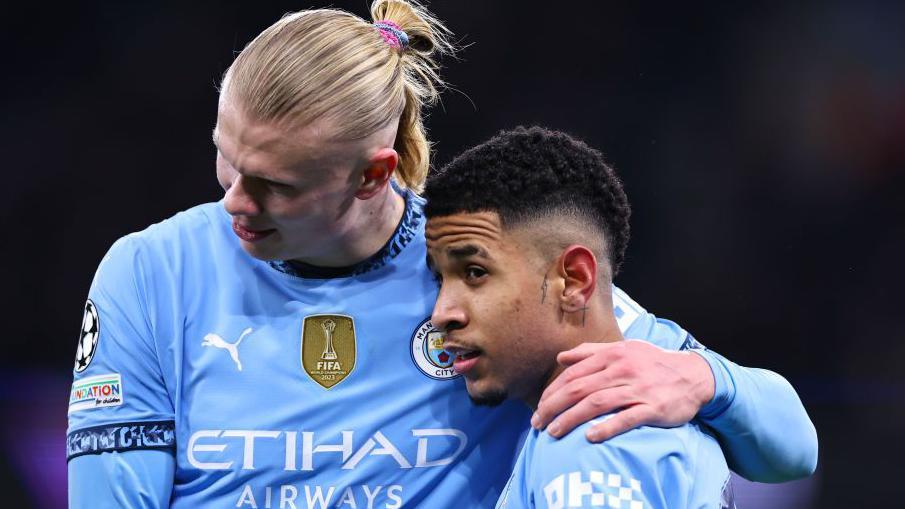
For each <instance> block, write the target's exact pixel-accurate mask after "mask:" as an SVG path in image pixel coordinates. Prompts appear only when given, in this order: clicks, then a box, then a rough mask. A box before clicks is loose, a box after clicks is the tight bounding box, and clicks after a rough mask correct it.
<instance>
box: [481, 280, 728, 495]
mask: <svg viewBox="0 0 905 509" xmlns="http://www.w3.org/2000/svg"><path fill="white" fill-rule="evenodd" d="M613 305H614V309H613V311H614V313H615V315H616V321H617V323H618V324H619V327H620V329H622V331H623V334H625V335H626V336H627V337H635V338H638V337H641V338H644V339H646V340H648V341H650V342H652V343H654V344H656V345H658V346H661V347H663V348H667V349H671V350H679V349H682V350H685V349H689V348H695V349H701V348H703V347H702V346H701V345H700V344H698V343H697V341H695V340H694V338H693V337H692V336H691V335H690V334H688V333H686V332H684V331H683V330H682V329H681V328H680V327H678V326H677V325H675V324H674V323H672V322H669V321H662V320H661V321H657V320H651V319H649V318H648V317H649V316H650V315H649V314H648V313H647V312H646V311H644V309H643V308H642V307H641V306H639V305H638V304H637V303H636V302H634V301H633V300H632V299H631V298H630V297H629V296H628V295H626V294H625V293H623V292H622V291H621V290H619V289H618V288H616V289H614V291H613ZM607 417H608V416H604V417H603V418H602V419H598V420H594V421H591V422H589V423H586V424H584V425H582V426H579V427H578V428H576V429H575V430H573V431H572V432H571V433H569V434H568V435H566V436H565V437H563V438H561V439H555V438H552V437H550V435H548V434H547V433H546V432H538V431H535V430H532V431H531V432H530V433H529V434H528V437H527V439H526V441H525V444H524V446H523V447H522V451H521V452H520V453H519V457H518V461H517V463H516V466H515V468H514V469H513V472H512V477H511V478H510V480H509V483H508V484H507V485H506V489H505V490H504V492H503V495H502V496H501V497H500V500H499V502H498V504H497V508H498V509H503V508H506V509H516V508H534V507H536V508H543V509H561V508H566V507H582V508H585V507H586V508H591V507H600V508H623V509H661V508H662V509H682V508H714V509H724V508H734V507H735V504H734V502H733V498H732V485H731V484H730V482H729V467H728V466H727V464H726V459H725V458H724V456H723V451H722V450H721V449H720V445H719V443H717V441H716V439H714V438H713V437H712V436H711V435H710V434H708V433H707V432H705V431H703V430H702V429H701V428H700V427H699V425H698V424H696V423H689V424H686V425H684V426H679V427H676V428H656V427H650V426H642V427H640V428H638V429H634V430H631V431H628V432H626V433H623V434H621V435H618V436H616V437H614V438H611V439H610V440H607V441H606V442H604V443H602V444H592V443H589V442H588V441H587V439H586V438H585V434H586V432H587V430H588V428H590V427H591V426H593V425H594V424H595V423H596V422H600V420H604V419H606V418H607Z"/></svg>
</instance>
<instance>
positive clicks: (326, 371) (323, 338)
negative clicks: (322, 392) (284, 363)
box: [302, 315, 356, 389]
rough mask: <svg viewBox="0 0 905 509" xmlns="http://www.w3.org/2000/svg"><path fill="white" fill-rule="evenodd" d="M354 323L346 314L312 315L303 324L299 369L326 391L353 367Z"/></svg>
mask: <svg viewBox="0 0 905 509" xmlns="http://www.w3.org/2000/svg"><path fill="white" fill-rule="evenodd" d="M355 357H356V345H355V321H354V320H353V319H352V317H351V316H346V315H311V316H306V317H305V320H304V322H303V323H302V370H304V371H305V373H307V374H308V376H310V377H311V379H312V380H314V381H315V382H317V383H318V384H320V385H321V387H323V388H325V389H330V388H332V387H333V386H334V385H336V384H338V383H340V382H342V381H343V380H345V379H346V377H347V376H349V373H351V372H352V370H353V369H354V368H355Z"/></svg>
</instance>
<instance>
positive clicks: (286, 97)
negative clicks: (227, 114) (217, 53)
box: [221, 0, 453, 192]
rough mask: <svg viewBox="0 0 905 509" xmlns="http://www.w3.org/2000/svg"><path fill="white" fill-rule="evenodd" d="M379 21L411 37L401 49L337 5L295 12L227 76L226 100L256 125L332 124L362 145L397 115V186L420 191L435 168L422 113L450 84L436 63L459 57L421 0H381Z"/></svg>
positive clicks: (374, 10)
mask: <svg viewBox="0 0 905 509" xmlns="http://www.w3.org/2000/svg"><path fill="white" fill-rule="evenodd" d="M371 17H372V18H373V20H374V22H378V21H391V22H393V23H395V24H396V25H398V26H399V27H400V28H401V29H402V31H404V32H405V34H406V35H407V36H408V41H409V42H408V44H407V45H404V46H401V47H394V46H393V45H391V44H389V43H388V42H387V41H386V40H384V38H383V37H382V35H381V33H380V32H379V30H378V28H376V27H375V26H374V25H372V24H371V23H368V22H367V21H365V20H363V19H361V18H359V17H358V16H355V15H353V14H350V13H347V12H344V11H341V10H336V9H316V10H306V11H300V12H295V13H291V14H287V15H286V16H284V17H283V18H282V19H280V20H279V21H277V22H276V23H274V24H273V25H271V26H270V27H269V28H267V29H266V30H264V31H263V32H261V34H260V35H258V36H257V37H256V38H255V39H254V40H252V41H251V42H250V43H249V44H248V45H247V46H246V47H245V49H243V50H242V52H241V53H240V54H239V55H238V56H237V57H236V60H235V61H234V62H233V64H232V65H231V66H230V68H229V69H228V70H227V71H226V74H225V75H224V78H223V83H222V86H221V93H222V94H229V97H230V98H232V99H235V100H237V103H238V105H240V107H241V108H242V109H243V111H244V113H245V114H246V115H249V116H251V117H252V118H254V119H255V120H259V121H267V122H275V123H278V124H281V125H286V126H290V127H294V126H302V125H307V124H310V123H312V122H315V121H318V120H326V121H327V122H329V125H331V126H333V127H334V132H333V133H332V134H333V135H334V136H335V138H336V139H343V140H353V139H362V138H366V137H367V136H369V135H371V134H373V133H374V132H376V131H377V130H379V129H381V128H383V127H385V126H387V125H388V124H389V122H391V121H393V120H395V119H396V118H398V119H399V128H398V131H397V134H396V140H395V143H394V148H395V149H396V151H397V152H398V153H399V166H398V168H397V171H396V175H397V176H398V178H397V180H401V184H402V185H404V186H407V187H409V188H411V189H413V190H415V191H416V192H418V191H420V190H421V188H422V187H423V185H424V180H425V178H426V177H427V172H428V169H429V166H430V143H429V142H428V140H427V134H426V131H425V128H424V123H423V121H422V115H421V108H422V106H424V105H430V104H434V103H435V102H436V101H437V99H438V96H439V91H440V90H441V89H442V87H443V85H444V84H443V81H442V80H441V78H440V76H439V74H438V70H439V66H438V64H437V61H436V60H435V58H434V55H435V54H436V53H451V52H452V50H453V47H452V45H451V44H450V42H449V36H450V35H451V34H450V32H449V30H447V29H446V27H444V26H443V24H442V23H440V21H439V20H437V19H436V18H435V17H434V16H433V15H432V14H430V13H429V12H428V11H427V10H426V9H424V7H422V6H421V5H420V4H419V3H417V2H416V1H414V0H375V1H374V2H373V3H372V4H371Z"/></svg>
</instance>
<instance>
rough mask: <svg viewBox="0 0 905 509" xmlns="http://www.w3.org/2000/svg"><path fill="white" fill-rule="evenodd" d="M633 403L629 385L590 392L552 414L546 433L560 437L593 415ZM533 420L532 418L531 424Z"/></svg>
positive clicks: (597, 415) (596, 415) (599, 414)
mask: <svg viewBox="0 0 905 509" xmlns="http://www.w3.org/2000/svg"><path fill="white" fill-rule="evenodd" d="M635 403H636V401H635V400H634V398H633V397H632V392H631V388H630V387H629V386H625V385H623V386H616V387H610V388H608V389H604V390H598V391H595V392H592V393H591V394H589V395H588V396H587V397H584V398H582V399H581V400H580V401H579V402H578V403H576V404H575V405H572V406H570V407H568V408H567V409H564V410H563V411H562V413H557V414H558V415H557V414H553V415H554V416H555V419H553V421H552V422H551V423H550V425H549V426H547V433H549V434H550V436H553V437H556V438H559V437H562V436H564V435H565V434H567V433H569V432H571V431H572V430H573V429H575V428H576V427H578V426H580V425H582V424H584V423H586V422H588V421H590V420H591V419H593V418H595V417H599V416H601V415H603V414H606V413H608V412H611V411H613V410H615V409H617V408H622V407H625V406H629V405H632V404H635ZM538 410H540V407H538ZM533 421H534V419H533V418H532V424H533Z"/></svg>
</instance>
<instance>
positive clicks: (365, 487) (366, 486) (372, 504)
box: [361, 484, 383, 509]
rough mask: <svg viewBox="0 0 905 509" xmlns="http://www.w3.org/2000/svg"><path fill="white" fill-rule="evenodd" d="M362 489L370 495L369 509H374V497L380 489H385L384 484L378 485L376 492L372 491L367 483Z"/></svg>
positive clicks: (366, 494) (367, 495)
mask: <svg viewBox="0 0 905 509" xmlns="http://www.w3.org/2000/svg"><path fill="white" fill-rule="evenodd" d="M361 489H362V490H364V492H365V496H366V497H368V509H374V497H376V496H377V494H378V493H380V490H382V489H383V486H378V487H377V489H376V490H374V493H371V488H370V487H368V485H367V484H362V485H361Z"/></svg>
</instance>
